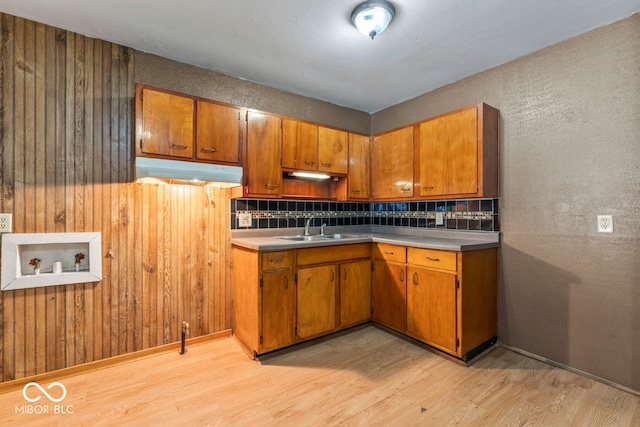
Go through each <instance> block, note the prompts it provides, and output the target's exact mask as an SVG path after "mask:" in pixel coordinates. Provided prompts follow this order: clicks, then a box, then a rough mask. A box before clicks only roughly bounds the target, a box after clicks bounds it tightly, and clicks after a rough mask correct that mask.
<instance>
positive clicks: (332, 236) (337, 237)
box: [320, 234, 360, 239]
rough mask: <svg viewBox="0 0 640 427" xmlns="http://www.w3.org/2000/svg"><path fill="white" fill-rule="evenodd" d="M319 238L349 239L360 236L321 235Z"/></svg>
mask: <svg viewBox="0 0 640 427" xmlns="http://www.w3.org/2000/svg"><path fill="white" fill-rule="evenodd" d="M320 237H321V238H323V239H350V238H352V237H360V236H356V235H355V234H321V235H320Z"/></svg>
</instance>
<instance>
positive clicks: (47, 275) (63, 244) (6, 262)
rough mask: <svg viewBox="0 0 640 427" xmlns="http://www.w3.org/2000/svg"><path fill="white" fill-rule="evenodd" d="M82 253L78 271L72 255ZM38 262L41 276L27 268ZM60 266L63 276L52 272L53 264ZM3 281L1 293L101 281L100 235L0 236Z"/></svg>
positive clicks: (40, 234)
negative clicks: (33, 260)
mask: <svg viewBox="0 0 640 427" xmlns="http://www.w3.org/2000/svg"><path fill="white" fill-rule="evenodd" d="M77 253H82V254H83V255H84V259H82V260H81V261H80V265H79V271H76V266H75V254H77ZM33 258H38V259H40V260H41V261H40V265H41V268H40V273H39V274H35V270H34V267H33V266H32V265H30V264H29V261H30V260H31V259H33ZM56 261H60V262H61V263H62V272H54V269H53V263H54V262H56ZM1 268H2V277H1V281H0V289H1V290H3V291H7V290H11V289H26V288H37V287H42V286H54V285H69V284H74V283H88V282H99V281H101V280H102V242H101V238H100V233H99V232H91V233H16V234H7V233H5V234H3V235H2V266H1Z"/></svg>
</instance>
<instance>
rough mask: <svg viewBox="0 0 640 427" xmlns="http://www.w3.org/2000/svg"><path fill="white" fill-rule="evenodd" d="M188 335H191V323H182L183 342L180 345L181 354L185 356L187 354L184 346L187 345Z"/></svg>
mask: <svg viewBox="0 0 640 427" xmlns="http://www.w3.org/2000/svg"><path fill="white" fill-rule="evenodd" d="M187 335H189V323H187V322H182V342H181V345H180V354H184V352H185V349H184V344H185V340H186V337H187Z"/></svg>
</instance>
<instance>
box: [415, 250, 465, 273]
mask: <svg viewBox="0 0 640 427" xmlns="http://www.w3.org/2000/svg"><path fill="white" fill-rule="evenodd" d="M408 258H409V263H410V264H415V265H421V266H425V267H430V268H438V269H441V270H451V271H456V270H457V267H458V264H457V252H449V251H437V250H434V249H418V248H409V253H408Z"/></svg>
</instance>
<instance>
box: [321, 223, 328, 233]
mask: <svg viewBox="0 0 640 427" xmlns="http://www.w3.org/2000/svg"><path fill="white" fill-rule="evenodd" d="M326 226H327V224H322V225H321V226H320V235H321V236H324V228H325V227H326Z"/></svg>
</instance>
